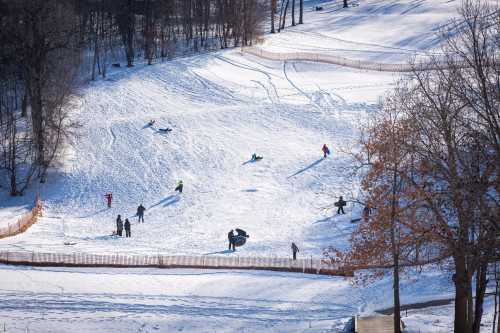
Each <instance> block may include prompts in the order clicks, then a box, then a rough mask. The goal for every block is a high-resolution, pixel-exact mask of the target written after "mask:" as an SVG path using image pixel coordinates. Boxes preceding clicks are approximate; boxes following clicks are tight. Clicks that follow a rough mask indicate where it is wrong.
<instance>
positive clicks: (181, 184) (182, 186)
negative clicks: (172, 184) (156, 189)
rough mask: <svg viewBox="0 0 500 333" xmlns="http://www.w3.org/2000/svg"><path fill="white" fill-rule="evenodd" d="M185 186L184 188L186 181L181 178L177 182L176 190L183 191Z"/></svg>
mask: <svg viewBox="0 0 500 333" xmlns="http://www.w3.org/2000/svg"><path fill="white" fill-rule="evenodd" d="M183 188H184V183H183V182H182V180H179V182H177V186H176V188H175V190H174V191H178V192H179V193H182V190H183Z"/></svg>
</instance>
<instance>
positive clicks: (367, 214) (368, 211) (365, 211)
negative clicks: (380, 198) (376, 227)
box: [363, 204, 372, 222]
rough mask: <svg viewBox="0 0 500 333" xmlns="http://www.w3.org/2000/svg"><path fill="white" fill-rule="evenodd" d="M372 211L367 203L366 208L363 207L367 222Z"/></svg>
mask: <svg viewBox="0 0 500 333" xmlns="http://www.w3.org/2000/svg"><path fill="white" fill-rule="evenodd" d="M371 213H372V209H371V208H370V205H368V204H367V205H366V206H365V208H363V220H364V221H365V222H368V219H369V218H370V214H371Z"/></svg>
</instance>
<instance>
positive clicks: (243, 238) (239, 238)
mask: <svg viewBox="0 0 500 333" xmlns="http://www.w3.org/2000/svg"><path fill="white" fill-rule="evenodd" d="M235 231H236V232H237V233H238V234H237V235H236V236H233V237H232V241H233V243H234V246H235V247H239V246H243V245H245V243H246V242H247V238H250V235H249V234H247V233H246V231H245V230H242V229H235Z"/></svg>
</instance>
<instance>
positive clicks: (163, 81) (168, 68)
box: [0, 1, 458, 256]
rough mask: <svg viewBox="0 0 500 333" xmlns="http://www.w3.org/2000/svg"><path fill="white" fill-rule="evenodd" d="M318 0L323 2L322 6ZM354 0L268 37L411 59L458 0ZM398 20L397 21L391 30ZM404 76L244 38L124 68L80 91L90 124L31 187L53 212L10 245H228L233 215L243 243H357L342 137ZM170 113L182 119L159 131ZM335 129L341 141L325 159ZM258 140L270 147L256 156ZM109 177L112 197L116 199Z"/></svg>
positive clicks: (287, 44) (284, 247)
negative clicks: (294, 54)
mask: <svg viewBox="0 0 500 333" xmlns="http://www.w3.org/2000/svg"><path fill="white" fill-rule="evenodd" d="M312 4H320V5H322V6H323V7H324V10H323V11H321V12H315V11H312V10H311V6H312ZM353 4H354V7H353V8H350V9H349V10H343V11H341V10H340V9H339V7H338V6H339V4H338V3H334V2H306V5H307V6H306V7H307V8H306V23H307V24H304V25H301V26H297V27H294V28H289V29H287V30H286V31H285V32H282V33H280V34H275V35H272V36H266V41H265V43H264V44H263V45H262V47H263V48H265V49H270V50H275V49H276V48H278V49H286V50H289V49H293V48H295V49H301V48H307V49H308V50H316V51H318V52H325V51H327V52H342V54H345V56H353V57H355V55H354V54H351V53H350V52H351V51H352V52H355V53H356V54H358V55H360V54H364V55H367V56H368V57H369V58H370V59H371V58H372V55H373V54H379V56H380V55H381V54H382V55H384V57H385V58H384V59H386V60H393V59H395V60H398V61H401V60H403V57H406V56H408V52H410V51H411V52H413V51H414V50H419V52H423V51H427V50H428V48H429V47H434V46H435V44H436V43H435V42H429V40H430V39H431V38H434V37H432V33H433V32H434V31H435V30H436V29H437V27H438V26H439V24H443V23H445V22H446V20H447V19H449V18H450V17H451V16H452V15H453V13H454V12H455V8H456V6H457V4H458V3H457V2H453V1H452V2H449V1H446V2H445V1H438V2H436V1H432V2H431V1H418V2H415V1H413V2H411V4H409V3H408V2H405V1H403V2H402V1H389V2H380V1H361V2H354V3H353ZM431 9H435V11H434V10H433V11H432V13H433V14H432V15H431V16H430V17H431V18H429V11H430V10H431ZM423 21H425V22H426V24H425V25H421V22H423ZM409 22H411V24H410V25H409ZM388 24H389V25H390V26H391V27H396V26H397V27H399V28H398V29H397V31H396V32H394V31H391V33H390V34H389V35H387V34H386V31H385V29H386V27H387V25H388ZM416 26H418V27H419V30H415V28H412V27H416ZM433 27H434V28H433ZM424 30H426V31H427V33H425V34H424ZM361 31H363V32H364V33H361ZM395 33H397V36H398V38H395V37H394V36H395ZM424 35H425V36H424ZM334 36H335V37H334ZM337 36H338V37H339V38H341V39H338V38H337ZM418 36H420V37H418ZM422 36H424V37H422ZM354 37H359V38H356V39H354ZM351 38H352V40H351V41H350V42H349V43H350V44H352V45H356V47H355V48H353V49H352V50H350V51H348V50H346V49H345V48H344V46H345V45H344V44H345V43H346V42H345V41H344V39H351ZM403 40H406V41H407V42H406V43H407V44H408V45H404V46H405V47H407V48H408V50H409V51H408V52H407V51H405V50H406V49H403V45H402V43H403V42H402V41H403ZM368 41H370V43H368ZM412 41H414V43H413V42H412ZM352 45H351V46H352ZM380 45H385V46H380ZM397 45H399V46H400V47H399V46H397ZM396 46H397V47H398V48H396ZM389 49H390V50H392V51H391V52H392V53H390V54H391V56H388V53H387V50H389ZM396 49H397V50H396ZM395 50H396V51H395ZM379 56H376V59H377V60H380V59H379ZM395 78H396V75H394V74H391V73H379V72H370V71H361V70H354V69H347V68H342V67H338V66H334V65H325V64H315V63H311V62H286V63H281V62H272V61H265V60H262V59H259V58H256V57H253V56H249V55H242V54H241V53H240V52H239V50H229V51H221V52H217V53H214V54H210V55H201V56H194V57H191V58H185V59H179V60H175V61H171V62H167V63H163V64H156V65H154V66H150V67H141V66H139V67H137V68H135V69H133V70H125V69H121V70H118V71H115V73H113V74H112V75H110V76H109V78H108V79H107V80H104V81H98V82H94V83H92V84H90V85H89V86H88V87H85V88H83V89H82V90H81V94H80V96H78V97H75V99H74V103H73V104H74V109H75V111H74V115H75V117H76V119H77V120H78V121H79V122H80V123H81V124H82V128H81V131H80V133H79V136H78V137H77V138H76V139H75V140H74V142H73V143H72V145H71V146H69V147H68V149H67V154H66V160H65V163H64V166H63V168H61V169H58V170H57V171H55V172H54V173H53V174H52V175H51V179H50V182H49V184H48V185H46V186H43V187H40V188H38V189H33V190H34V191H40V192H41V194H42V199H43V201H44V205H45V212H46V213H45V217H44V218H43V219H41V221H40V222H39V223H37V225H35V226H34V227H32V228H31V229H30V230H29V231H28V232H27V233H25V234H23V235H19V236H16V237H13V238H10V239H6V240H2V241H0V247H2V248H12V247H15V248H17V249H18V248H23V249H27V250H32V249H37V250H43V251H68V250H69V249H68V248H67V247H65V246H64V245H63V243H64V242H72V243H76V245H75V246H74V247H73V248H71V251H86V252H109V251H111V252H113V251H116V252H123V251H125V252H127V253H156V252H158V251H161V252H165V253H174V254H185V253H186V254H187V253H189V254H207V253H210V254H217V253H220V252H223V251H224V249H225V247H226V235H227V232H228V230H230V229H232V228H235V227H240V228H243V229H245V230H246V231H247V232H248V233H249V234H250V235H251V238H250V240H249V242H248V245H247V246H245V247H244V248H243V249H242V250H241V253H244V254H245V255H264V256H270V255H280V256H288V255H289V245H290V243H291V242H292V241H294V242H296V243H297V244H298V245H299V247H300V248H301V255H304V256H309V255H313V256H320V255H321V253H322V249H323V248H324V247H326V246H328V245H332V244H334V245H337V246H346V245H347V240H348V236H349V234H350V232H351V231H352V229H353V224H351V223H350V220H351V218H356V217H358V216H359V209H360V208H359V207H356V206H354V207H348V214H347V215H346V216H336V215H335V212H334V211H333V209H332V208H330V209H326V210H325V209H324V207H328V206H330V207H331V205H332V203H333V201H335V200H336V197H338V196H339V195H346V194H348V193H346V191H352V193H354V194H356V188H357V184H349V183H346V179H345V169H344V168H345V167H348V166H349V163H350V162H349V157H348V156H347V155H346V154H345V153H343V152H342V151H345V150H346V149H347V148H348V147H349V146H351V145H352V143H353V140H355V139H356V138H357V127H358V125H359V124H360V123H361V122H362V121H363V120H364V119H366V116H367V114H368V113H370V112H372V111H373V110H375V109H376V108H377V103H378V101H379V98H380V97H381V96H382V95H383V94H384V92H385V91H386V90H387V89H388V88H390V87H391V85H392V84H393V82H394V80H395ZM150 119H154V120H156V123H155V125H154V126H153V127H148V126H147V123H148V122H149V120H150ZM161 127H171V128H172V129H173V131H172V132H170V133H168V134H165V133H161V132H159V131H158V129H159V128H161ZM324 143H326V144H327V145H328V146H329V147H330V149H331V150H332V155H331V156H330V157H329V158H327V159H323V158H322V153H321V150H320V149H321V146H322V145H323V144H324ZM254 152H255V153H257V154H260V155H263V156H264V159H263V160H262V161H259V162H256V163H252V162H249V159H250V156H251V155H252V153H254ZM178 180H183V181H184V184H185V188H184V193H182V194H181V195H178V194H176V193H174V191H173V189H174V187H175V184H176V182H177V181H178ZM108 191H111V192H112V193H113V196H114V203H113V208H111V209H107V208H106V207H105V202H104V194H105V193H106V192H108ZM140 203H143V204H144V205H145V206H146V208H147V211H146V223H144V224H137V223H135V222H136V218H135V217H132V216H133V215H134V214H135V209H136V207H137V206H138V205H139V204H140ZM118 214H121V215H122V216H123V217H132V218H131V220H132V222H133V226H132V233H133V237H132V238H131V239H114V238H113V237H110V236H109V235H110V234H111V232H112V230H113V229H114V228H115V227H114V226H115V222H114V220H115V218H116V216H117V215H118Z"/></svg>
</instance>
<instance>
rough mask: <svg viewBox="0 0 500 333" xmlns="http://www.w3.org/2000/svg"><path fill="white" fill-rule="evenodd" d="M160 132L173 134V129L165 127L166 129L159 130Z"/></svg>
mask: <svg viewBox="0 0 500 333" xmlns="http://www.w3.org/2000/svg"><path fill="white" fill-rule="evenodd" d="M158 131H160V132H162V133H170V132H172V129H171V128H170V127H165V128H158Z"/></svg>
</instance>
